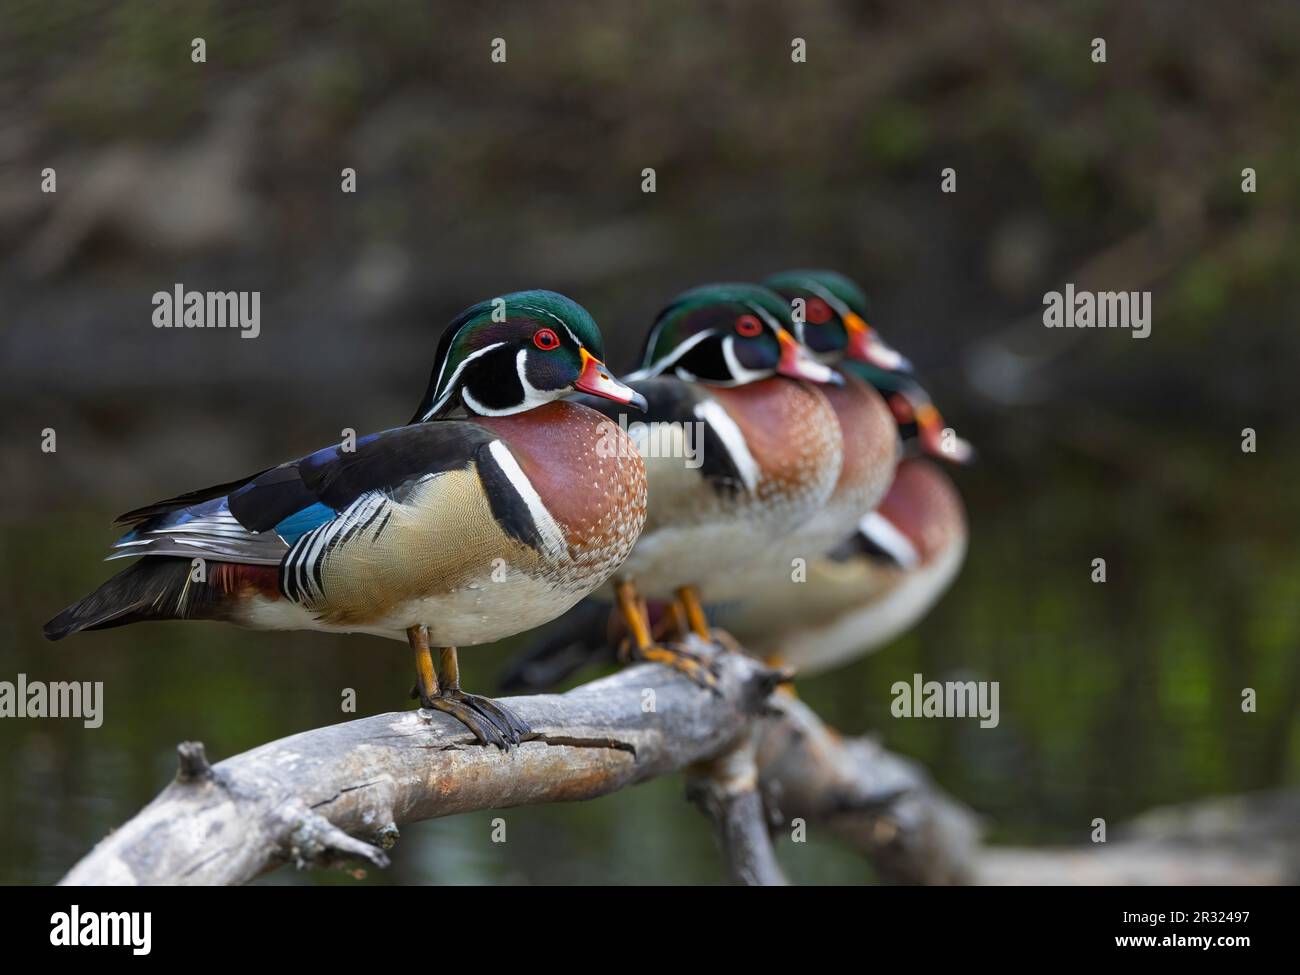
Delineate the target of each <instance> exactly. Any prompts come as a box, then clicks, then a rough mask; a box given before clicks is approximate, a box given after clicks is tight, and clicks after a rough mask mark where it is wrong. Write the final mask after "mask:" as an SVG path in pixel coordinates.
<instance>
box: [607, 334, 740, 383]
mask: <svg viewBox="0 0 1300 975" xmlns="http://www.w3.org/2000/svg"><path fill="white" fill-rule="evenodd" d="M717 334H718V333H717V331H716V330H714V329H707V330H705V331H703V332H699V333H697V334H695V335H692V336H691V337H690V338H688V339H687V340H686V341H685V342H683V343H682V344H681V345H679V346H677V348H675V349H673V351H672V352H670V353H668V355H666V356H664V357H663V358H662V359H660V360H659V361H658V362H652V363H650V365H648V366H646V367H645V368H644V369H641V370H638V371H637V372H634V373H632V374H631V375H629V376H628V377H627V378H628V379H631V380H633V381H635V380H637V379H649V378H650V377H651V376H658V375H659V374H660V373H662V372H663V371H664V370H665V369H667V368H669V367H670V366H672V365H673V363H675V362H677V360H679V359H680V358H681V357H682V356H684V355H685V354H686V353H687V352H689V351H691V349H693V348H695V347H696V346H697V345H699V344H700V343H701V342H703V341H704V340H705V339H707V338H710V337H711V336H714V335H717Z"/></svg>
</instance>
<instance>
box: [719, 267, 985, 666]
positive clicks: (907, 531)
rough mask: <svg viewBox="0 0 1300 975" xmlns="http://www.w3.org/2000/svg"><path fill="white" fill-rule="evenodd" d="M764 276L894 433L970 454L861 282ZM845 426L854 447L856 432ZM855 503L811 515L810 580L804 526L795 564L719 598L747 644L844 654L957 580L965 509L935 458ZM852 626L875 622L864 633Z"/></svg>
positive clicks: (933, 448)
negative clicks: (850, 509) (882, 331)
mask: <svg viewBox="0 0 1300 975" xmlns="http://www.w3.org/2000/svg"><path fill="white" fill-rule="evenodd" d="M764 283H765V284H767V285H768V286H769V287H771V288H773V289H774V290H776V291H777V292H778V293H780V294H781V296H782V297H783V298H785V299H786V300H788V301H791V302H796V301H798V300H802V303H803V311H804V314H803V315H796V316H795V317H796V322H798V321H799V319H802V323H800V324H796V334H797V335H798V336H799V338H800V340H801V342H802V343H803V344H804V345H805V346H806V347H807V348H808V349H810V350H811V351H812V353H813V354H814V355H815V356H817V357H818V358H819V359H820V360H821V361H823V362H832V363H834V364H835V366H836V367H837V368H838V369H839V370H840V371H841V372H843V373H844V374H845V375H846V376H848V377H850V383H854V382H856V383H860V384H861V385H863V386H866V387H868V388H872V389H873V390H875V391H876V393H877V400H878V401H879V402H881V403H882V404H884V403H887V404H888V407H887V409H886V411H885V414H884V416H885V422H887V423H889V426H890V430H891V434H892V436H891V442H893V443H897V444H898V445H899V446H900V447H901V448H902V449H903V450H904V451H906V452H907V453H912V452H915V451H916V450H917V449H919V450H921V451H923V452H925V453H929V454H932V455H934V456H937V457H942V458H944V459H945V460H948V461H950V462H954V463H968V462H969V461H970V460H971V458H972V457H973V454H974V452H973V450H972V449H971V448H970V445H969V444H967V443H966V442H965V441H964V440H962V439H961V438H959V437H957V436H956V434H955V432H953V431H950V430H948V431H946V432H945V426H944V421H943V417H942V416H941V415H940V413H939V411H938V410H937V409H936V408H935V407H934V404H933V403H932V401H931V399H930V396H929V394H927V393H926V392H925V390H924V389H923V388H922V387H921V385H920V384H919V383H918V382H917V381H916V379H915V378H914V377H913V376H912V370H911V366H910V364H909V363H908V362H907V360H905V359H904V358H903V357H902V356H901V355H899V354H898V353H896V352H894V350H893V349H891V348H889V347H888V346H887V345H885V344H884V342H883V340H882V339H880V337H879V335H878V333H877V332H876V331H875V330H874V329H872V328H871V326H869V325H868V324H867V323H866V317H867V315H868V313H869V309H868V303H867V298H866V295H865V294H864V293H863V291H862V290H861V288H859V287H858V286H857V285H856V284H854V283H853V282H852V281H851V280H849V279H848V278H846V277H845V276H843V275H841V274H837V273H836V272H833V271H786V272H783V273H781V274H776V275H773V276H771V277H769V278H768V279H767V280H766V281H765V282H764ZM882 397H883V399H882ZM841 422H842V423H843V422H844V420H843V417H841ZM844 425H845V439H846V453H848V451H849V449H850V447H849V446H848V444H850V443H852V441H853V438H852V437H851V436H850V429H851V427H850V425H849V424H844ZM873 434H874V435H875V436H877V437H879V436H880V434H879V432H878V431H874V430H873ZM857 447H858V450H859V451H862V450H864V449H865V448H866V444H864V443H862V441H861V439H860V438H859V440H858V442H857ZM886 488H888V494H886V493H885V489H886ZM852 497H854V499H855V500H858V501H860V500H862V497H863V496H862V495H861V494H858V495H852ZM882 497H883V501H882V500H881V499H882ZM878 503H879V507H877V504H878ZM846 512H847V506H844V507H841V508H839V509H838V510H836V509H835V507H834V506H833V505H828V506H827V508H826V509H825V511H824V512H823V517H822V518H821V519H820V524H818V523H817V522H818V519H814V520H813V522H812V523H811V527H813V528H816V529H819V530H820V531H819V533H818V534H812V533H811V532H809V533H808V538H807V541H808V545H807V547H806V549H805V551H806V552H808V553H810V555H811V556H816V557H810V559H809V561H808V562H807V563H806V575H805V577H804V578H803V580H802V581H801V582H798V583H796V582H794V581H793V580H792V579H791V576H790V573H789V570H788V565H789V559H790V558H792V557H794V556H796V555H798V554H799V551H798V549H797V548H796V546H795V543H797V542H798V541H801V540H802V539H801V538H800V535H801V534H802V533H801V532H796V533H793V534H792V536H791V537H790V539H789V540H788V541H787V543H786V544H784V546H783V548H782V551H783V553H784V554H785V556H786V563H785V564H784V565H781V566H778V568H781V569H782V570H783V571H784V574H783V575H781V574H774V573H768V574H766V575H764V576H761V577H759V576H756V577H755V578H754V579H753V580H752V584H751V586H750V592H749V593H748V594H747V596H746V598H745V599H743V600H741V601H739V602H737V603H732V604H729V605H724V606H720V607H716V608H715V609H714V610H713V611H712V613H711V615H712V617H713V618H714V620H715V621H716V622H718V624H719V625H720V626H722V627H723V628H725V629H726V630H727V631H728V632H730V633H731V634H732V635H733V636H734V637H735V638H736V639H737V640H739V641H740V642H741V644H742V645H743V646H745V648H746V649H747V650H749V651H750V652H754V653H757V654H759V655H760V656H763V657H765V658H766V659H768V660H769V661H770V662H772V663H774V664H775V663H781V664H787V665H791V666H794V667H795V668H796V669H798V670H799V671H800V672H805V673H806V672H810V670H811V672H816V671H817V670H821V669H825V668H826V667H829V666H831V665H832V664H833V663H837V662H839V661H840V660H841V659H843V657H844V656H845V655H847V654H852V652H853V646H854V645H855V644H856V645H857V646H858V647H860V648H861V649H862V650H864V651H865V650H867V649H871V648H874V647H876V646H880V645H881V644H883V643H885V642H888V640H890V639H892V638H893V637H894V636H895V635H897V633H899V632H901V629H903V628H905V627H906V626H910V625H911V624H912V623H913V622H915V621H916V620H917V619H919V618H920V616H921V615H922V614H924V613H925V612H926V611H928V609H929V608H930V606H931V605H932V604H933V602H934V601H935V600H936V599H937V598H938V597H939V595H941V594H942V592H943V591H944V590H945V589H946V588H947V586H948V585H949V584H950V583H951V581H952V578H953V577H954V576H955V574H956V571H957V569H958V567H959V566H960V564H961V559H962V556H963V554H964V552H965V542H966V524H965V516H964V514H963V512H962V508H961V503H960V499H959V497H958V496H957V494H956V489H955V488H954V487H953V486H952V483H951V481H950V480H949V479H948V477H947V475H945V474H943V472H941V471H939V470H938V469H937V468H934V467H933V465H929V464H920V465H918V464H916V463H914V462H911V461H904V462H903V463H902V465H901V466H899V468H898V470H897V473H895V470H894V468H893V465H890V467H889V474H888V477H887V479H886V480H885V483H884V484H883V485H881V490H880V494H877V495H876V496H874V497H872V498H870V503H869V504H867V505H866V506H864V507H861V508H859V509H858V510H857V511H856V512H855V513H852V515H851V517H850V518H849V519H848V520H845V519H844V518H843V515H844V514H845V513H846ZM832 517H838V518H839V521H833V520H832ZM836 529H838V533H836ZM832 534H834V537H833V538H831V537H830V536H831V535H832ZM815 546H824V547H823V548H822V549H821V550H820V551H818V550H815ZM823 556H824V557H823ZM855 587H856V588H855ZM854 626H859V627H870V629H866V628H863V629H859V630H858V631H857V632H856V633H855V631H854ZM819 639H824V640H825V648H824V649H821V648H820V647H819V644H818V640H819ZM787 644H788V645H789V649H788V650H787V649H786V645H787Z"/></svg>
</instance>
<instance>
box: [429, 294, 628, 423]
mask: <svg viewBox="0 0 1300 975" xmlns="http://www.w3.org/2000/svg"><path fill="white" fill-rule="evenodd" d="M603 358H604V342H603V341H602V340H601V337H600V329H599V328H598V327H597V326H596V322H595V321H594V320H593V319H592V317H591V315H590V314H588V312H587V309H585V308H583V307H582V306H581V305H580V304H578V303H577V302H576V301H573V300H572V299H570V298H566V297H565V296H564V295H562V294H557V293H556V292H554V291H516V292H514V293H513V294H508V295H502V296H500V297H498V298H491V299H488V300H487V301H481V302H479V303H478V304H477V305H474V306H472V307H470V308H466V309H465V310H464V311H463V312H461V313H460V314H459V315H457V316H456V317H455V319H453V320H452V322H451V324H450V325H448V326H447V329H446V331H444V332H443V333H442V339H441V340H440V341H439V342H438V354H437V358H436V359H435V360H434V364H433V371H432V373H431V374H430V377H429V388H428V391H427V392H425V394H424V400H423V401H422V402H421V403H420V408H419V409H418V410H416V412H415V416H414V417H413V418H412V420H411V422H412V423H420V422H423V421H425V420H432V419H435V418H439V417H445V416H448V415H450V414H452V413H455V412H457V411H458V410H460V409H461V408H463V409H464V410H465V411H466V412H468V413H471V414H478V415H480V416H506V415H509V414H511V413H522V412H524V411H525V410H531V409H533V408H534V407H538V406H542V405H543V404H545V403H550V402H552V401H554V400H557V399H560V398H562V397H564V396H566V395H568V394H569V393H572V392H574V391H575V390H577V391H581V392H584V393H591V394H592V395H593V396H602V397H604V398H605V399H611V400H614V401H615V402H617V403H629V404H632V405H634V406H637V407H638V408H639V409H645V399H644V397H642V396H641V394H640V393H638V392H636V391H635V390H633V389H631V388H629V387H628V386H625V385H623V383H621V382H619V381H618V380H616V379H615V378H614V377H613V376H611V375H610V373H609V370H608V369H607V368H606V367H605V364H604V363H603V362H602V361H601V360H602V359H603Z"/></svg>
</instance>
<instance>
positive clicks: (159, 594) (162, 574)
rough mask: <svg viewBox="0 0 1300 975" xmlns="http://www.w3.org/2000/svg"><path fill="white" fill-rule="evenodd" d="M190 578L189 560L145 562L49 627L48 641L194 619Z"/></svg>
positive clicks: (59, 617) (106, 584) (145, 560)
mask: <svg viewBox="0 0 1300 975" xmlns="http://www.w3.org/2000/svg"><path fill="white" fill-rule="evenodd" d="M189 574H190V563H189V562H188V561H187V560H185V559H171V558H161V557H146V558H142V559H141V560H140V561H139V562H136V563H135V564H134V565H132V566H131V567H130V568H128V569H126V570H124V571H122V572H119V573H118V574H117V575H115V576H113V578H111V579H109V580H108V581H107V582H106V583H104V584H103V585H102V586H100V587H99V588H98V589H96V590H95V591H94V592H92V593H91V594H90V595H89V596H87V597H86V598H85V599H82V600H80V601H79V602H75V603H73V604H72V605H71V606H69V607H68V608H67V609H65V610H64V611H63V612H62V613H60V614H59V615H58V616H56V617H54V619H52V620H50V621H49V622H48V623H46V624H45V639H47V640H62V639H63V638H64V637H65V636H67V635H68V634H69V633H77V632H79V631H81V630H106V629H108V628H109V627H113V626H125V625H126V624H127V623H138V622H140V621H141V620H170V619H180V618H182V617H188V616H192V615H193V613H192V612H186V606H185V602H186V601H185V600H184V596H185V589H186V583H187V582H188V581H189ZM190 608H191V609H192V608H193V607H190Z"/></svg>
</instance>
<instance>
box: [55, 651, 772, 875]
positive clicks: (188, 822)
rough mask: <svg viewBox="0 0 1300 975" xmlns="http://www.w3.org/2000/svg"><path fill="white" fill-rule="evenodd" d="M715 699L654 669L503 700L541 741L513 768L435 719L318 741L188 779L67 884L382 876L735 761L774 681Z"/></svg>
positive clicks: (184, 760)
mask: <svg viewBox="0 0 1300 975" xmlns="http://www.w3.org/2000/svg"><path fill="white" fill-rule="evenodd" d="M716 666H717V670H718V674H719V691H720V694H718V695H714V694H712V693H710V692H709V691H707V690H703V689H701V688H699V687H697V686H696V685H694V684H692V683H690V682H688V681H687V680H685V679H684V678H682V677H680V676H679V675H677V674H676V673H674V672H673V671H670V670H668V669H667V668H664V667H660V666H639V667H632V668H628V669H626V670H624V671H622V672H620V673H618V674H615V675H614V676H612V677H607V678H604V679H602V680H597V681H593V682H592V683H590V684H585V685H583V686H581V687H578V688H575V689H574V690H572V691H570V692H568V693H567V694H560V695H537V696H530V697H518V698H511V699H509V706H510V707H511V708H513V709H514V711H515V712H516V713H517V714H519V715H520V717H522V718H523V719H524V720H525V721H527V722H528V723H529V724H530V725H531V726H532V728H533V729H534V731H535V735H534V736H533V737H531V738H530V739H529V740H527V741H525V742H523V743H522V744H520V745H519V746H518V747H516V748H514V749H512V750H511V751H510V752H508V753H502V752H501V751H498V750H497V749H495V748H492V747H489V746H481V745H478V744H477V743H476V742H475V740H474V738H473V736H472V735H471V734H470V733H469V732H468V731H467V730H466V729H465V728H464V727H463V726H462V725H460V724H459V723H458V722H456V721H455V720H454V719H452V718H451V717H449V716H447V715H444V714H441V713H429V712H424V711H406V712H399V713H393V714H381V715H376V716H374V717H369V718H362V719H359V720H356V721H348V722H344V723H341V724H336V725H331V726H329V727H325V728H317V729H315V730H313V731H306V732H303V733H301V734H297V735H293V736H291V737H289V738H283V739H280V740H279V741H274V742H271V743H269V744H266V745H262V746H260V747H258V748H255V749H253V750H251V751H248V752H245V753H243V754H242V755H236V756H235V757H233V758H229V759H226V760H225V761H223V762H219V763H218V764H216V765H214V766H209V765H208V763H207V760H206V758H205V757H204V756H203V754H202V746H200V745H194V744H189V743H187V744H186V745H182V746H181V770H180V772H179V774H178V775H177V777H176V780H175V781H173V782H172V783H171V784H170V785H168V786H167V788H165V789H164V790H163V791H162V792H161V793H160V794H159V795H158V796H157V797H156V798H155V799H154V800H153V802H151V803H150V804H149V805H148V806H146V807H145V808H144V809H143V810H141V812H140V813H139V814H138V815H136V816H135V817H134V818H133V819H131V820H130V821H129V822H127V823H126V824H124V825H123V826H121V827H120V828H119V829H117V830H115V831H114V832H113V833H111V834H110V835H109V836H108V837H106V838H105V839H104V840H103V841H101V842H100V843H99V845H98V846H96V847H95V849H94V850H92V851H91V852H90V853H89V854H88V855H87V856H86V857H85V858H84V859H83V860H81V862H79V863H78V864H77V865H76V866H74V867H73V868H72V870H71V871H70V872H69V873H68V875H67V876H66V877H64V878H63V881H62V882H63V883H65V884H158V883H176V884H233V883H244V882H247V881H249V880H251V879H252V878H254V877H256V876H257V875H258V874H260V873H262V872H264V871H266V870H269V869H272V868H274V867H276V866H279V865H281V864H283V863H289V862H292V863H297V864H300V865H305V864H335V863H338V862H340V861H344V860H348V859H361V860H364V861H368V862H369V863H372V864H375V865H376V866H383V865H385V864H386V863H387V856H386V854H385V853H384V852H383V850H382V849H380V847H385V848H386V847H391V846H392V844H393V843H394V842H395V840H396V838H397V836H398V829H399V827H400V826H402V825H404V824H406V823H412V822H418V821H420V820H425V819H433V818H436V817H441V816H450V815H454V814H456V813H462V812H469V811H472V810H478V809H499V808H505V807H509V806H519V805H528V804H534V803H542V802H564V801H571V800H577V799H591V798H595V797H597V796H601V795H605V794H606V793H609V792H613V791H615V790H616V789H620V788H623V787H625V786H629V785H634V784H636V783H638V782H642V781H645V780H646V779H649V778H652V777H654V776H658V775H662V774H664V773H667V772H670V771H673V770H676V769H682V768H685V767H686V766H688V765H692V764H694V763H700V762H706V761H707V760H709V759H711V758H713V757H715V756H718V755H725V754H728V753H729V752H731V751H732V750H733V749H734V747H735V745H736V744H737V743H738V742H740V741H742V740H743V739H744V738H745V737H747V734H748V731H749V729H750V727H751V725H752V722H753V719H754V718H755V717H756V716H758V715H760V714H761V713H762V712H763V710H764V702H765V701H766V700H767V698H768V695H769V693H770V692H771V690H772V688H773V687H774V686H775V684H776V683H777V682H778V681H779V680H780V679H781V675H780V674H778V673H776V672H774V671H771V670H769V669H768V668H766V667H764V666H762V665H761V664H759V663H757V662H756V661H753V660H751V659H750V658H748V657H745V656H742V655H740V654H723V655H721V656H719V658H718V659H717V661H716Z"/></svg>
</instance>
